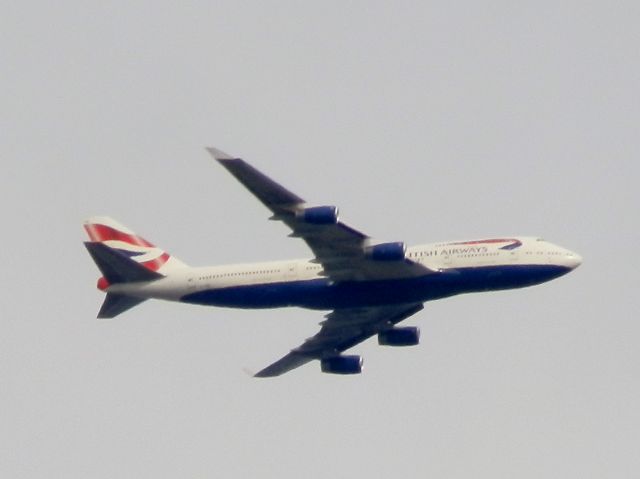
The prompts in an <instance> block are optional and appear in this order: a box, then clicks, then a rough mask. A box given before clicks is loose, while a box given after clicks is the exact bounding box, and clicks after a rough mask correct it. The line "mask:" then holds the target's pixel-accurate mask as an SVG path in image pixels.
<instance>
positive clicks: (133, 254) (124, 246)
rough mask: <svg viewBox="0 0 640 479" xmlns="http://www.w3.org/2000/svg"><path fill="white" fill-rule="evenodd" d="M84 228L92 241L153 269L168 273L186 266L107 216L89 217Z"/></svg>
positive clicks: (164, 273)
mask: <svg viewBox="0 0 640 479" xmlns="http://www.w3.org/2000/svg"><path fill="white" fill-rule="evenodd" d="M84 229H85V230H86V231H87V234H88V235H89V239H90V240H91V241H92V242H94V243H102V244H104V245H106V246H108V247H109V248H111V249H114V250H116V251H119V252H120V253H122V254H124V255H126V256H128V257H129V258H131V259H132V260H133V261H135V262H136V263H139V264H141V265H142V266H144V267H145V268H147V269H149V270H151V271H157V272H158V273H160V274H163V275H167V274H169V273H170V272H171V271H172V270H175V269H180V268H183V267H185V266H186V265H185V264H184V263H183V262H182V261H180V260H179V259H178V258H176V257H174V256H171V255H170V254H169V253H167V252H166V251H164V250H162V249H160V248H158V247H156V246H154V245H153V244H151V243H150V242H149V241H147V240H145V239H144V238H142V237H141V236H138V235H137V234H135V233H134V232H133V231H131V230H130V229H129V228H127V227H126V226H124V225H121V224H120V223H118V222H117V221H115V220H113V219H111V218H108V217H106V216H96V217H93V218H89V219H88V220H87V221H85V223H84Z"/></svg>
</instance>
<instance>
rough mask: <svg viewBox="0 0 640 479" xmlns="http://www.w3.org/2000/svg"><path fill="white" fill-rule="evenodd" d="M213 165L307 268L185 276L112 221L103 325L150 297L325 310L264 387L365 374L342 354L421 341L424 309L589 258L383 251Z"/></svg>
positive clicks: (493, 244) (105, 253)
mask: <svg viewBox="0 0 640 479" xmlns="http://www.w3.org/2000/svg"><path fill="white" fill-rule="evenodd" d="M208 151H209V152H210V153H211V155H212V156H213V157H214V158H215V159H216V160H217V161H218V162H219V163H220V164H221V165H222V166H224V167H225V168H226V169H227V170H228V171H229V172H230V173H231V174H232V175H233V176H234V177H235V178H236V179H237V180H238V181H239V182H240V183H242V184H243V185H244V186H245V187H246V188H247V189H248V190H249V191H250V192H251V193H252V194H253V195H255V196H256V197H257V198H258V200H260V201H261V202H262V203H263V204H264V205H265V206H266V207H267V208H268V209H269V210H270V211H271V214H272V215H271V217H270V218H269V219H271V220H275V221H282V222H283V223H284V224H285V225H287V226H288V227H289V229H290V230H291V234H290V235H289V236H291V237H295V238H301V239H302V240H303V241H305V242H306V243H307V245H308V246H309V248H310V249H311V251H312V253H313V258H310V259H297V260H296V259H294V260H287V261H272V262H264V263H254V264H235V265H227V266H211V267H189V266H187V265H186V264H184V263H183V262H181V261H180V260H178V259H177V258H176V257H175V256H172V255H170V254H169V253H167V252H166V251H164V250H162V249H161V248H158V247H156V246H154V245H153V244H152V243H150V242H148V241H147V240H145V239H143V238H142V237H141V236H139V235H137V234H135V233H134V232H133V231H131V230H129V229H128V228H126V227H125V226H123V225H121V224H119V223H117V222H116V221H114V220H113V219H111V218H108V217H93V218H90V219H89V220H87V221H86V222H85V224H84V227H85V229H86V231H87V233H88V235H89V238H90V241H88V242H86V243H85V246H86V248H87V250H88V251H89V254H90V255H91V257H92V258H93V260H94V261H95V263H96V265H97V266H98V269H99V270H100V272H101V273H102V276H101V277H100V278H99V280H98V288H99V289H100V290H102V291H104V292H106V298H105V300H104V303H103V305H102V307H101V309H100V311H99V313H98V318H113V317H115V316H117V315H119V314H120V313H123V312H124V311H127V310H128V309H130V308H132V307H134V306H136V305H137V304H139V303H141V302H143V301H145V300H147V299H150V298H156V299H164V300H170V301H180V302H183V303H191V304H199V305H207V306H222V307H231V308H280V307H288V306H295V307H301V308H309V309H316V310H325V311H329V312H328V314H326V315H325V320H324V321H322V322H321V323H320V324H321V328H320V331H319V332H318V333H317V334H316V335H315V336H313V337H311V338H309V339H307V340H306V341H304V342H303V343H302V344H301V345H300V346H298V347H296V348H295V349H293V350H291V351H290V352H289V353H288V354H286V355H285V356H284V357H282V358H281V359H279V360H278V361H276V362H274V363H273V364H271V365H269V366H267V367H266V368H264V369H262V370H261V371H259V372H258V373H257V374H255V376H257V377H272V376H279V375H281V374H283V373H286V372H287V371H290V370H292V369H295V368H297V367H299V366H302V365H303V364H305V363H308V362H310V361H312V360H319V362H320V367H321V370H322V371H323V372H325V373H334V374H357V373H360V372H361V371H362V358H361V357H360V356H358V355H351V354H344V352H345V351H347V350H348V349H350V348H352V347H353V346H355V345H356V344H358V343H361V342H362V341H365V340H366V339H368V338H370V337H372V336H377V339H378V343H379V344H381V345H385V346H412V345H416V344H418V342H419V337H420V331H419V329H418V328H417V327H415V326H404V327H402V326H397V324H398V323H400V322H401V321H403V320H405V319H407V318H408V317H410V316H412V315H414V314H416V313H417V312H419V311H420V310H422V309H423V304H424V303H425V302H427V301H432V300H436V299H442V298H447V297H450V296H454V295H458V294H462V293H473V292H484V291H497V290H505V289H513V288H522V287H525V286H532V285H536V284H540V283H544V282H546V281H550V280H552V279H555V278H558V277H560V276H563V275H564V274H566V273H568V272H570V271H571V270H573V269H575V268H576V267H578V266H579V265H580V264H581V262H582V258H581V257H580V256H579V255H578V254H576V253H574V252H572V251H569V250H567V249H565V248H562V247H560V246H557V245H555V244H553V243H550V242H548V241H545V240H543V239H541V238H536V237H520V236H518V237H516V236H513V237H511V236H509V237H506V236H505V237H499V238H489V239H479V240H470V241H444V242H440V243H432V244H423V245H417V246H410V247H408V246H407V245H405V244H404V243H403V242H401V241H391V242H384V241H376V240H374V239H372V238H371V237H369V236H367V235H366V234H364V233H362V232H360V231H358V230H356V229H354V228H352V227H350V226H347V225H346V224H345V223H343V222H342V221H341V220H340V218H339V215H338V209H337V208H336V207H335V206H316V205H308V204H307V203H306V202H305V201H304V200H303V199H302V198H300V197H299V196H297V195H295V194H294V193H292V192H291V191H289V190H287V189H286V188H284V187H283V186H281V185H280V184H278V183H276V182H275V181H273V180H272V179H270V178H269V177H267V176H266V175H264V174H263V173H261V172H260V171H258V170H257V169H256V168H254V167H253V166H251V165H250V164H249V163H247V162H245V161H244V160H242V159H240V158H236V157H233V156H230V155H228V154H226V153H224V152H222V151H220V150H217V149H215V148H208Z"/></svg>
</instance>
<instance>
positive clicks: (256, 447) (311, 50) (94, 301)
mask: <svg viewBox="0 0 640 479" xmlns="http://www.w3.org/2000/svg"><path fill="white" fill-rule="evenodd" d="M100 3H101V5H98V4H100ZM454 3H455V5H453V4H454ZM316 4H317V6H314V4H313V3H312V2H285V1H281V2H238V1H232V2H218V1H213V2H212V1H202V2H157V1H155V2H151V1H134V2H122V3H119V2H72V1H62V2H29V1H26V2H10V4H7V5H5V6H4V8H3V9H2V15H1V16H0V155H1V156H0V158H1V161H2V164H3V165H4V168H3V172H2V174H1V175H0V200H1V201H0V212H1V214H2V221H3V225H4V226H3V245H2V248H1V250H0V254H1V255H2V256H1V262H2V265H3V267H2V269H1V270H0V275H1V276H0V277H1V278H2V287H1V288H0V295H1V296H2V301H1V304H2V315H1V318H0V381H1V383H0V419H1V420H0V476H2V477H11V478H51V477H65V478H76V477H77V478H110V479H111V478H114V477H117V478H141V477H154V478H165V477H166V478H174V477H202V478H204V477H266V478H299V477H307V478H326V477H372V478H378V477H380V478H382V477H408V478H413V477H416V478H417V477H420V478H424V477H439V478H469V477H473V478H513V477H518V478H535V479H539V478H541V477H563V478H581V479H583V478H602V477H616V478H631V477H637V474H638V470H640V455H639V454H638V444H639V441H640V434H639V433H638V431H639V430H640V412H639V408H638V404H639V403H640V386H639V384H638V378H639V373H640V355H639V353H638V344H639V339H640V338H639V337H638V336H639V333H640V326H639V325H638V314H637V312H638V306H637V295H638V286H639V284H638V283H639V282H638V279H637V278H638V277H637V274H638V268H639V267H640V264H639V263H640V262H639V261H638V254H637V240H638V233H639V232H640V220H639V214H638V206H639V194H638V187H637V185H638V180H639V179H640V174H639V173H640V167H639V166H638V158H639V153H640V152H639V148H638V138H639V136H640V135H639V133H640V132H639V125H640V115H639V114H638V108H639V106H640V103H639V100H640V95H639V93H638V91H639V88H638V85H639V84H640V63H639V60H640V58H639V45H640V35H639V29H638V24H640V7H639V6H638V3H637V2H615V1H614V2H582V1H581V2H493V3H491V4H486V3H482V2H462V3H460V2H457V3H456V2H437V3H436V2H316ZM559 4H560V5H559ZM207 145H212V146H217V147H219V148H221V149H223V150H225V151H228V152H230V153H232V154H234V155H238V156H241V157H243V158H245V159H246V160H248V161H250V162H252V163H253V164H254V165H255V166H257V167H258V168H260V169H262V170H263V171H265V172H266V173H267V174H269V175H271V176H272V177H274V178H275V179H277V180H278V181H280V182H281V183H282V184H284V185H285V186H286V187H288V188H289V189H291V190H292V191H294V192H295V193H297V194H298V195H299V196H301V197H303V198H305V199H306V200H308V201H309V202H312V203H316V204H336V205H338V206H339V207H340V208H341V213H342V219H343V220H344V221H345V222H347V223H348V224H351V225H352V226H354V227H356V228H358V229H361V230H362V231H364V232H366V233H368V234H370V235H372V236H374V237H376V238H380V239H387V240H405V241H406V242H407V243H409V244H416V243H427V242H435V241H439V240H446V239H464V238H482V237H490V236H502V235H513V234H520V235H539V236H543V237H545V238H546V239H548V240H550V241H553V242H555V243H558V244H560V245H562V246H565V247H567V248H569V249H572V250H574V251H577V252H579V253H580V254H581V255H582V256H583V257H584V259H585V262H584V264H583V266H582V267H580V268H579V269H578V270H576V271H575V272H573V273H572V274H570V275H567V276H565V277H563V278H561V279H558V280H556V281H553V282H551V283H547V284H544V285H541V286H538V287H535V288H530V289H525V290H519V291H509V292H500V293H491V294H482V295H468V296H461V297H457V298H452V299H447V300H443V301H439V302H433V303H429V304H427V305H426V307H425V309H424V311H422V312H421V313H420V314H418V315H416V316H415V317H413V318H411V319H410V320H408V321H407V324H417V325H419V326H420V327H421V329H422V342H421V344H420V346H418V347H415V348H405V349H393V348H380V347H378V346H377V344H376V342H375V340H370V341H368V342H366V343H364V344H362V345H360V346H357V347H356V348H354V349H353V351H354V352H356V353H359V354H362V355H363V356H364V359H365V372H364V373H363V374H362V375H360V376H356V377H336V376H332V375H324V374H321V373H320V371H319V367H318V364H317V363H316V362H314V363H311V364H309V365H307V366H305V367H302V368H300V369H298V370H295V371H293V372H291V373H289V374H287V375H285V376H283V377H281V378H276V379H271V380H257V379H253V378H250V377H249V376H247V375H246V374H245V372H244V370H245V369H248V370H252V371H256V370H259V369H261V368H262V367H264V366H266V365H267V364H270V363H271V362H272V361H274V360H275V359H277V358H279V357H280V356H282V355H283V354H284V353H286V352H287V351H288V350H289V349H290V348H292V347H294V346H296V345H298V344H299V343H300V342H301V341H302V340H303V339H304V338H306V337H308V336H311V335H313V334H314V333H315V332H316V331H317V328H318V326H317V323H318V322H319V321H320V320H321V319H322V313H320V312H317V311H306V310H301V309H283V310H264V311H242V310H230V309H215V308H203V307H197V306H189V305H180V304H172V303H164V302H154V301H149V302H147V303H145V304H143V305H141V306H139V307H137V308H135V309H133V310H131V311H129V312H127V313H126V314H124V315H122V316H121V317H119V318H117V319H115V320H111V321H98V320H96V319H95V315H96V313H97V311H98V309H99V306H100V304H101V302H102V299H103V295H102V293H101V292H100V291H98V290H96V288H95V282H96V279H97V277H98V271H97V269H96V268H95V265H94V264H93V262H92V261H91V259H90V258H89V256H88V255H87V254H86V251H85V249H84V247H83V246H82V241H84V240H85V236H84V232H83V230H82V228H81V222H82V220H83V219H84V218H86V217H87V216H91V215H95V214H108V215H110V216H113V217H114V218H117V219H118V220H119V221H121V222H122V223H124V224H126V225H128V226H129V227H130V228H132V229H133V230H134V231H136V232H138V233H140V234H142V235H143V236H145V237H146V238H148V239H149V240H152V241H154V242H156V243H157V244H159V245H161V246H163V247H164V248H166V249H167V250H169V251H170V252H172V253H173V254H174V255H176V256H177V257H179V258H180V259H182V260H183V261H185V262H187V263H188V264H193V265H206V264H223V263H233V262H243V261H259V260H267V259H285V258H291V257H306V256H308V255H309V252H308V250H307V248H306V247H305V245H304V243H303V242H302V241H300V240H294V239H288V238H287V237H286V235H287V234H288V231H287V230H286V228H285V227H284V226H283V225H281V224H276V223H274V222H268V221H266V218H267V217H268V211H267V210H266V209H265V208H264V207H263V206H262V205H261V204H260V203H259V202H257V201H256V200H255V199H254V198H253V197H252V196H251V195H250V194H248V193H247V192H246V191H245V190H244V189H243V188H242V186H241V185H239V184H238V183H237V182H236V181H235V180H234V179H233V178H232V177H231V176H229V175H228V173H227V172H225V171H224V169H223V168H221V167H220V166H219V165H217V164H215V163H214V162H213V161H212V160H211V159H210V158H209V156H208V155H207V153H206V152H205V150H204V147H205V146H207Z"/></svg>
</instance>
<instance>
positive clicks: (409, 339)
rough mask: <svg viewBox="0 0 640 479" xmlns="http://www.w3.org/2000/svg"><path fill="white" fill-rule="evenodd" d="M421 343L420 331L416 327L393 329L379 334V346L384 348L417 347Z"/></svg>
mask: <svg viewBox="0 0 640 479" xmlns="http://www.w3.org/2000/svg"><path fill="white" fill-rule="evenodd" d="M419 342H420V329H418V328H417V327H415V326H407V327H404V328H391V329H387V330H386V331H381V332H380V333H378V344H380V345H382V346H415V345H416V344H418V343H419Z"/></svg>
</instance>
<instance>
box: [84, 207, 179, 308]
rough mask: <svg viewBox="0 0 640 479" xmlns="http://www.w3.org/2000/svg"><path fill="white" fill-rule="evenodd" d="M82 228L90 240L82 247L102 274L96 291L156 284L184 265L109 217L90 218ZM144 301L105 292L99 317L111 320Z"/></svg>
mask: <svg viewBox="0 0 640 479" xmlns="http://www.w3.org/2000/svg"><path fill="white" fill-rule="evenodd" d="M84 228H85V230H86V231H87V233H88V234H89V239H90V240H91V241H89V242H86V243H85V246H86V247H87V250H88V251H89V254H90V255H91V257H92V258H93V260H94V261H95V263H96V265H97V266H98V269H99V270H100V272H101V273H102V277H100V279H98V289H101V290H103V291H107V290H108V288H109V286H110V285H112V284H118V283H133V282H139V281H155V280H157V279H160V278H162V277H164V276H166V275H167V274H169V273H171V272H172V271H173V270H175V269H180V268H184V267H185V266H186V265H185V264H184V263H183V262H182V261H180V260H178V259H177V258H175V257H173V256H171V255H170V254H169V253H167V252H166V251H163V250H162V249H160V248H158V247H156V246H154V245H153V244H151V243H150V242H148V241H147V240H145V239H144V238H142V237H141V236H138V235H136V234H135V233H134V232H133V231H131V230H130V229H128V228H127V227H126V226H123V225H121V224H119V223H117V222H116V221H114V220H112V219H111V218H107V217H94V218H91V219H89V220H87V221H86V222H85V224H84ZM143 301H144V298H134V297H130V296H127V295H124V294H117V293H115V294H114V293H109V292H107V297H106V298H105V301H104V304H103V305H102V308H101V309H100V312H99V313H98V318H113V317H114V316H117V315H118V314H120V313H122V312H124V311H126V310H128V309H130V308H132V307H134V306H136V305H137V304H139V303H141V302H143Z"/></svg>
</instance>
